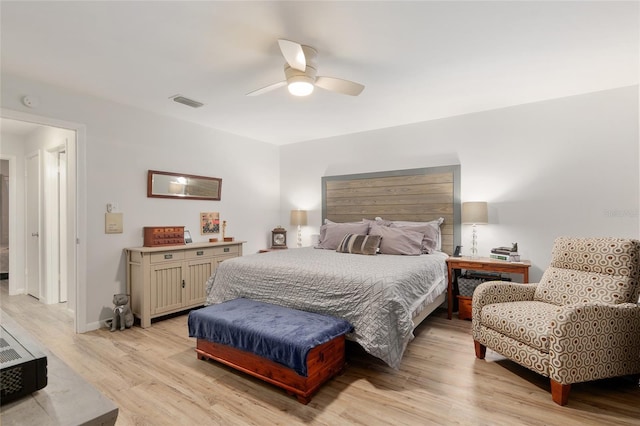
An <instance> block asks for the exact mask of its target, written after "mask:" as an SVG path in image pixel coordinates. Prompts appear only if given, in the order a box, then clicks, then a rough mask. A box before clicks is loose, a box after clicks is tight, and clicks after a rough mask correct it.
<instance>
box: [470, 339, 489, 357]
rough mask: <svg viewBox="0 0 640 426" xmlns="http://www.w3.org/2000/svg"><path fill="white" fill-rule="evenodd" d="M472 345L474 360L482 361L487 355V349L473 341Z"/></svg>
mask: <svg viewBox="0 0 640 426" xmlns="http://www.w3.org/2000/svg"><path fill="white" fill-rule="evenodd" d="M473 344H474V345H475V348H476V358H478V359H484V357H485V355H486V354H487V347H486V346H485V345H483V344H482V343H480V342H478V341H476V340H474V341H473Z"/></svg>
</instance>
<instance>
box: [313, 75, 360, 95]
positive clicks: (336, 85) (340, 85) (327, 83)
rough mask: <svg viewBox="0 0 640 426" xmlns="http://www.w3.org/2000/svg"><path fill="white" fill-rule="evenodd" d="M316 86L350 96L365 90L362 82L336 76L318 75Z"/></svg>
mask: <svg viewBox="0 0 640 426" xmlns="http://www.w3.org/2000/svg"><path fill="white" fill-rule="evenodd" d="M316 86H318V87H321V88H323V89H326V90H330V91H332V92H337V93H342V94H343V95H349V96H358V95H359V94H360V93H362V91H363V90H364V86H363V85H362V84H360V83H355V82H353V81H349V80H343V79H341V78H335V77H317V78H316Z"/></svg>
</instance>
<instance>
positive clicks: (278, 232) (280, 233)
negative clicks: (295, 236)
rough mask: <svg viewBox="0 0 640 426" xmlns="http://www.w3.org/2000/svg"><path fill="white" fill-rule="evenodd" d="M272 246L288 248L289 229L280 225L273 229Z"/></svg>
mask: <svg viewBox="0 0 640 426" xmlns="http://www.w3.org/2000/svg"><path fill="white" fill-rule="evenodd" d="M271 248H274V249H286V248H287V230H286V229H284V228H283V227H282V226H280V225H278V227H277V228H274V229H273V230H272V231H271Z"/></svg>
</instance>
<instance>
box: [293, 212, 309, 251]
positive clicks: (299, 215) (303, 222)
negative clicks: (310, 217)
mask: <svg viewBox="0 0 640 426" xmlns="http://www.w3.org/2000/svg"><path fill="white" fill-rule="evenodd" d="M291 224H292V225H296V226H297V227H298V247H302V227H303V226H307V211H306V210H291Z"/></svg>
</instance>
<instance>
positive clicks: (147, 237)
mask: <svg viewBox="0 0 640 426" xmlns="http://www.w3.org/2000/svg"><path fill="white" fill-rule="evenodd" d="M184 243H185V241H184V226H145V227H144V243H143V245H144V246H145V247H160V246H182V245H184Z"/></svg>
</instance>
